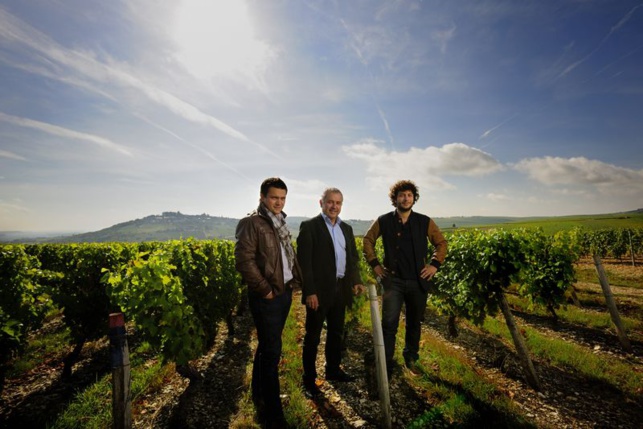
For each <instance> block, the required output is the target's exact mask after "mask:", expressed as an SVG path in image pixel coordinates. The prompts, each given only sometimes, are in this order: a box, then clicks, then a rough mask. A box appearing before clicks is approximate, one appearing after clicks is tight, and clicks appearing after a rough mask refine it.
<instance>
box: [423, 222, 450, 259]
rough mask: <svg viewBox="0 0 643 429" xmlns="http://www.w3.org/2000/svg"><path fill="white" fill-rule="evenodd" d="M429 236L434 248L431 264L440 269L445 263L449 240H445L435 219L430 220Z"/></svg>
mask: <svg viewBox="0 0 643 429" xmlns="http://www.w3.org/2000/svg"><path fill="white" fill-rule="evenodd" d="M427 235H428V237H429V241H430V242H431V244H432V245H433V247H434V251H433V255H431V262H430V264H431V265H433V266H434V267H436V268H438V269H439V268H440V266H441V265H442V264H443V263H444V258H446V256H447V240H446V239H445V238H444V236H443V235H442V231H440V228H438V226H437V225H436V223H435V222H434V221H433V219H431V220H429V230H428V232H427Z"/></svg>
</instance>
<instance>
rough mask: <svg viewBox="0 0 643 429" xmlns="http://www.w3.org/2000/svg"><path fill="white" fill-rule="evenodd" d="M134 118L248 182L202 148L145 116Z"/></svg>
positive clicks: (243, 175) (229, 166) (237, 171)
mask: <svg viewBox="0 0 643 429" xmlns="http://www.w3.org/2000/svg"><path fill="white" fill-rule="evenodd" d="M136 116H138V117H139V118H141V119H142V120H143V121H145V122H147V123H148V124H150V125H151V126H153V127H155V128H157V129H159V130H161V131H163V132H164V133H167V134H169V135H171V136H172V137H174V138H175V139H177V140H179V141H180V142H182V143H184V144H185V145H187V146H189V147H191V148H192V149H194V150H196V151H198V152H200V153H201V154H203V155H205V156H206V157H207V158H209V159H211V160H212V161H214V162H216V163H218V164H221V165H222V166H224V167H225V168H227V169H228V170H230V171H232V172H234V173H235V174H237V175H238V176H240V177H243V178H244V179H247V180H250V178H248V176H246V175H245V174H243V173H242V172H241V171H239V170H237V169H236V168H234V167H232V166H231V165H230V164H228V163H226V162H224V161H222V160H220V159H219V158H217V157H216V156H215V155H213V154H212V153H211V152H209V151H207V150H205V149H203V148H202V147H199V146H197V145H195V144H194V143H192V142H190V141H188V140H186V139H184V138H183V137H181V136H180V135H178V134H176V133H175V132H173V131H171V130H169V129H167V128H166V127H164V126H162V125H160V124H157V123H156V122H154V121H152V120H151V119H149V118H146V117H145V116H143V115H140V114H137V115H136Z"/></svg>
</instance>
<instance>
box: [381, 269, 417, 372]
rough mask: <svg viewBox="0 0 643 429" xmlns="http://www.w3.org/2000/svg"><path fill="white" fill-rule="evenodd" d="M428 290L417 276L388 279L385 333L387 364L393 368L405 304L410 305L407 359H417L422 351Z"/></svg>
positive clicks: (385, 302)
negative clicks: (398, 329)
mask: <svg viewBox="0 0 643 429" xmlns="http://www.w3.org/2000/svg"><path fill="white" fill-rule="evenodd" d="M427 297H428V292H424V291H423V290H422V288H421V287H420V283H419V282H417V281H415V280H402V279H399V278H395V277H393V278H390V279H387V281H386V282H385V285H384V295H383V297H382V333H383V334H384V351H385V354H386V366H387V368H388V369H389V371H390V369H391V365H392V363H393V355H394V353H395V336H396V334H397V327H398V325H399V322H400V313H401V312H402V305H403V304H404V305H405V306H406V317H405V319H406V337H405V338H404V351H403V352H402V354H403V356H404V360H411V361H416V360H418V358H419V351H420V334H421V327H420V322H421V321H422V316H423V314H424V310H425V308H426V299H427Z"/></svg>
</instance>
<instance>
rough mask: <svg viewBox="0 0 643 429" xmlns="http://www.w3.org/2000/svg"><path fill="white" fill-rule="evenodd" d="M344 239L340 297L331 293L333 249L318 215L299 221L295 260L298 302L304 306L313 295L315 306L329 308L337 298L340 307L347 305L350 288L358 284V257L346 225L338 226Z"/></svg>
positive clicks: (329, 237) (333, 280)
mask: <svg viewBox="0 0 643 429" xmlns="http://www.w3.org/2000/svg"><path fill="white" fill-rule="evenodd" d="M339 226H340V228H341V230H342V232H343V233H344V238H345V239H346V274H345V276H344V282H342V287H343V289H342V290H341V291H340V292H341V296H339V297H338V294H337V293H336V291H335V286H336V284H337V280H336V273H337V267H336V266H335V249H334V248H333V239H332V238H331V236H330V233H329V232H328V227H327V226H326V223H325V221H324V218H323V217H322V215H321V214H320V215H317V216H315V217H314V218H312V219H309V220H306V221H303V222H302V223H301V225H300V226H299V235H298V236H297V259H298V261H299V267H300V269H301V272H302V277H303V283H302V295H301V300H302V303H303V304H305V303H306V297H308V296H310V295H317V299H318V300H319V305H323V306H327V305H333V304H334V303H335V302H340V301H338V298H340V299H341V302H343V303H344V304H347V303H349V302H350V301H348V299H349V298H350V297H351V296H352V293H351V291H352V287H353V286H354V285H356V284H362V279H361V277H360V273H359V265H358V262H359V259H358V258H359V254H358V253H357V247H356V245H355V236H354V235H353V228H352V227H351V226H350V225H349V224H347V223H346V222H343V221H342V222H341V223H340V224H339Z"/></svg>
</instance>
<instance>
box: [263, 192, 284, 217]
mask: <svg viewBox="0 0 643 429" xmlns="http://www.w3.org/2000/svg"><path fill="white" fill-rule="evenodd" d="M286 193H287V192H286V190H285V189H279V188H273V187H270V188H268V193H267V194H266V195H261V202H262V203H263V204H264V205H265V206H266V207H267V208H268V210H270V211H271V212H272V213H274V214H279V213H281V211H282V210H283V209H284V206H285V205H286Z"/></svg>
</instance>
